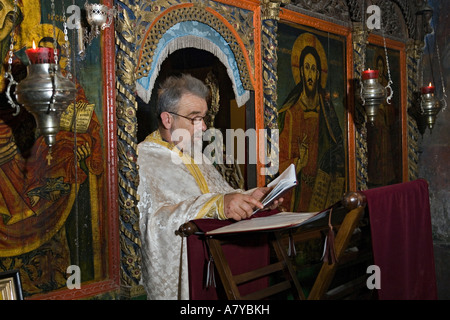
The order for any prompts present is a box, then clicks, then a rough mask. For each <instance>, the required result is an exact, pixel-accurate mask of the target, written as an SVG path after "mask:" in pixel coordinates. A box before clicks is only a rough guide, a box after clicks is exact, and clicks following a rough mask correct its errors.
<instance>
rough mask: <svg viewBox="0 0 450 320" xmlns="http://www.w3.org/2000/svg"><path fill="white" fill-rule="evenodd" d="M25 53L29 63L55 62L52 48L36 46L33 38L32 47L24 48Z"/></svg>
mask: <svg viewBox="0 0 450 320" xmlns="http://www.w3.org/2000/svg"><path fill="white" fill-rule="evenodd" d="M25 53H26V54H27V57H28V59H29V60H30V63H31V64H39V63H55V53H54V51H53V48H36V44H35V42H34V40H33V48H30V49H26V50H25Z"/></svg>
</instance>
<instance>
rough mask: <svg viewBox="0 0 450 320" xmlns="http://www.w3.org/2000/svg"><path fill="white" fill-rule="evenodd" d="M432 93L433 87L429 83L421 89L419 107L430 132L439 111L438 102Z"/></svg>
mask: <svg viewBox="0 0 450 320" xmlns="http://www.w3.org/2000/svg"><path fill="white" fill-rule="evenodd" d="M434 91H435V87H434V86H433V85H432V84H431V82H430V84H429V85H428V86H425V87H422V88H421V93H422V95H421V102H420V106H421V109H422V112H423V115H424V116H425V119H426V122H427V125H428V128H430V131H431V130H432V129H433V126H434V123H435V122H436V116H437V114H438V113H439V111H440V110H441V105H440V103H439V101H437V100H436V98H435V96H434Z"/></svg>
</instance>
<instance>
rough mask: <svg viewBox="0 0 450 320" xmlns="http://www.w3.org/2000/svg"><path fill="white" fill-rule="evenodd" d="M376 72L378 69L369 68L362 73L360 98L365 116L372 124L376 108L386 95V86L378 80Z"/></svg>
mask: <svg viewBox="0 0 450 320" xmlns="http://www.w3.org/2000/svg"><path fill="white" fill-rule="evenodd" d="M378 74H379V71H378V70H371V69H370V68H369V69H368V70H365V71H363V73H362V82H363V87H362V92H361V98H362V101H363V105H364V107H365V109H366V114H367V118H368V120H369V122H370V123H371V124H372V125H373V124H374V123H375V118H376V115H377V113H378V108H379V106H380V104H381V103H382V102H383V100H384V99H385V97H386V88H385V87H383V86H382V85H381V84H380V83H379V82H378Z"/></svg>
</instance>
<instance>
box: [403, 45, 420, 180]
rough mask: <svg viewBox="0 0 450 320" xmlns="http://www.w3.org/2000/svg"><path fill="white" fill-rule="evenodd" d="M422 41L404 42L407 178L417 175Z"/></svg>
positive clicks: (410, 178) (412, 178)
mask: <svg viewBox="0 0 450 320" xmlns="http://www.w3.org/2000/svg"><path fill="white" fill-rule="evenodd" d="M423 47H424V43H423V41H420V40H410V41H408V42H407V44H406V70H407V79H408V81H407V84H406V85H407V97H408V105H407V108H408V120H407V121H408V137H407V138H408V179H409V180H415V179H417V178H418V176H419V168H418V162H419V137H420V128H419V127H420V122H421V120H422V116H421V111H420V100H419V99H420V94H419V87H420V85H421V83H420V67H419V66H420V61H421V56H422V53H423Z"/></svg>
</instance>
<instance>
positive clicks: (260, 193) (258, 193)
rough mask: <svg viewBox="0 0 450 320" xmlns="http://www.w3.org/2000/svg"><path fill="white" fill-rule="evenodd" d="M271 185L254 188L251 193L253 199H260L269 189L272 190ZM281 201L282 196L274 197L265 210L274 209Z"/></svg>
mask: <svg viewBox="0 0 450 320" xmlns="http://www.w3.org/2000/svg"><path fill="white" fill-rule="evenodd" d="M272 189H273V187H272V188H270V187H261V188H256V189H255V191H253V192H252V193H251V196H252V197H254V198H255V199H257V200H259V201H262V200H263V199H264V197H265V196H266V195H268V194H269V192H270V191H272ZM282 203H283V198H279V199H276V200H275V201H274V202H273V203H272V204H271V205H270V206H269V207H267V208H266V209H265V210H275V209H276V208H278V206H280V205H281V204H282Z"/></svg>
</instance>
